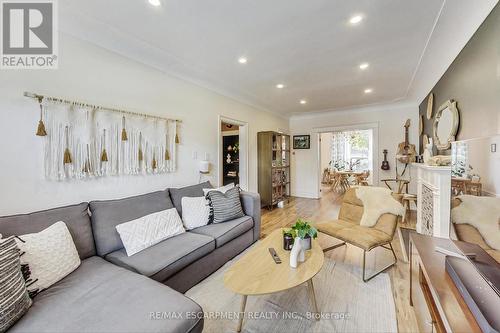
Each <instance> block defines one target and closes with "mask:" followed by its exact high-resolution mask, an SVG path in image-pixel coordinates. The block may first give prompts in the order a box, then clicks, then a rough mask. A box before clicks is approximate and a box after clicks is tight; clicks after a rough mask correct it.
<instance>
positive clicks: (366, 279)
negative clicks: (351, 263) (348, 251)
mask: <svg viewBox="0 0 500 333" xmlns="http://www.w3.org/2000/svg"><path fill="white" fill-rule="evenodd" d="M388 244H389V246H390V248H387V247H385V246H384V245H385V244H384V245H380V246H381V247H383V248H384V249H386V250H391V252H392V255H393V256H394V262H393V263H391V264H390V265H388V266H386V267H384V268H382V269H381V270H379V271H378V272H377V273H375V274H373V275H371V276H370V277H368V278H367V277H366V274H365V271H366V251H365V250H363V282H368V281H370V280H371V279H373V278H374V277H376V276H377V275H379V274H380V273H382V272H384V271H385V270H386V269H388V268H390V267H392V266H394V265H395V264H396V262H397V261H398V258H397V257H396V253H395V252H394V249H393V248H392V244H391V243H388Z"/></svg>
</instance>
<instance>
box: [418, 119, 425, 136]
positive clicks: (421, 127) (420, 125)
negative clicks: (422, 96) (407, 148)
mask: <svg viewBox="0 0 500 333" xmlns="http://www.w3.org/2000/svg"><path fill="white" fill-rule="evenodd" d="M423 133H424V116H423V115H421V116H420V117H419V119H418V135H422V134H423Z"/></svg>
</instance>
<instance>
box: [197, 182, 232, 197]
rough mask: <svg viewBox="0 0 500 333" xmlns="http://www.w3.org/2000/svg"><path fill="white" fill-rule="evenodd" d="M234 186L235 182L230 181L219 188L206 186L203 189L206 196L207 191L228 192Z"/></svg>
mask: <svg viewBox="0 0 500 333" xmlns="http://www.w3.org/2000/svg"><path fill="white" fill-rule="evenodd" d="M234 187H235V185H234V183H230V184H227V185H224V186H221V187H218V188H204V189H203V195H204V196H206V195H207V193H208V192H210V191H219V192H222V193H226V192H227V191H229V190H230V189H232V188H234Z"/></svg>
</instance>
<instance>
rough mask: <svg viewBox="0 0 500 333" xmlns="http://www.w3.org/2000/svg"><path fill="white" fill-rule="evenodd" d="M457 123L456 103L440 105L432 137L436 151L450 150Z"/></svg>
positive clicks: (450, 102)
mask: <svg viewBox="0 0 500 333" xmlns="http://www.w3.org/2000/svg"><path fill="white" fill-rule="evenodd" d="M458 123H459V114H458V109H457V102H454V101H451V100H448V101H446V102H445V103H444V104H443V105H441V107H440V108H439V110H438V111H437V113H436V116H435V118H434V127H433V130H434V131H433V136H434V143H435V145H436V148H437V149H438V150H446V149H450V147H451V142H452V141H455V136H456V135H457V131H458Z"/></svg>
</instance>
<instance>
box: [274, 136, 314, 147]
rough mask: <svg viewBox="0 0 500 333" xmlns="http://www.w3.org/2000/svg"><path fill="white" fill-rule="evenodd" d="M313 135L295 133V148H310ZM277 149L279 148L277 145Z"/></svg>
mask: <svg viewBox="0 0 500 333" xmlns="http://www.w3.org/2000/svg"><path fill="white" fill-rule="evenodd" d="M310 148H311V136H310V135H294V136H293V149H310ZM275 149H278V147H276V148H275Z"/></svg>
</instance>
